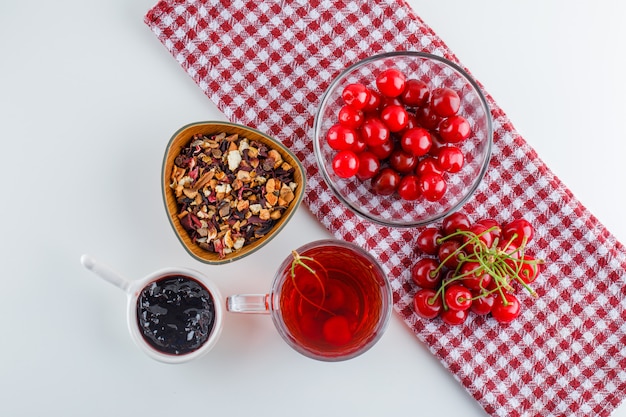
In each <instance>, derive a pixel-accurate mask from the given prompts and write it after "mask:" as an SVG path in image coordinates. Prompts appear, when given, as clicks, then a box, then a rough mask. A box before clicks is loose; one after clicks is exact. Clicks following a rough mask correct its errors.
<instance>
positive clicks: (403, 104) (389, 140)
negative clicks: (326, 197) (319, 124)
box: [326, 68, 471, 201]
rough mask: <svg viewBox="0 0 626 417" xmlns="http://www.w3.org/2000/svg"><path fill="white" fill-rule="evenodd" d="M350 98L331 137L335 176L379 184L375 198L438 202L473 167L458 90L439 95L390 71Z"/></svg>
mask: <svg viewBox="0 0 626 417" xmlns="http://www.w3.org/2000/svg"><path fill="white" fill-rule="evenodd" d="M342 99H343V102H344V105H343V106H342V107H341V109H340V110H339V114H338V121H337V123H335V124H334V125H333V126H332V127H330V129H329V130H328V132H327V134H326V141H327V143H328V145H329V146H330V147H331V148H332V149H333V150H335V151H336V152H335V154H334V157H333V161H332V168H333V171H334V172H335V174H337V175H338V176H339V177H341V178H351V177H355V176H356V177H357V178H358V179H359V180H361V181H367V180H371V189H372V191H373V192H374V193H376V194H379V195H392V194H394V193H397V194H398V195H399V196H400V197H401V198H402V199H405V200H416V199H418V198H420V197H423V198H424V199H426V200H428V201H438V200H440V199H441V198H442V197H443V196H444V195H445V193H446V190H447V179H446V176H447V175H448V173H456V172H459V171H460V170H461V169H462V167H463V165H464V163H465V156H464V154H463V152H462V151H461V148H460V146H459V144H460V143H461V142H463V141H464V140H465V139H467V138H468V137H469V136H470V135H471V127H470V124H469V122H468V121H467V120H466V119H465V118H464V117H463V116H461V115H460V114H457V113H458V111H459V108H460V105H461V98H460V97H459V94H458V93H457V92H456V91H454V90H453V89H451V88H448V87H437V88H432V89H431V88H430V87H429V86H428V85H427V84H426V83H425V82H424V81H421V80H419V79H416V78H407V77H406V76H405V74H404V73H403V72H401V71H400V70H398V69H395V68H389V69H386V70H384V71H382V72H381V73H380V74H378V76H377V77H376V80H375V86H367V85H365V84H363V83H352V84H349V85H347V86H345V87H344V89H343V90H342Z"/></svg>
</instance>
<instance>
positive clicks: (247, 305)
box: [226, 294, 270, 314]
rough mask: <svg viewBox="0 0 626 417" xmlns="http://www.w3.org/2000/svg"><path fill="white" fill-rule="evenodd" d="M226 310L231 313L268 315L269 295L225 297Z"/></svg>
mask: <svg viewBox="0 0 626 417" xmlns="http://www.w3.org/2000/svg"><path fill="white" fill-rule="evenodd" d="M226 310H227V311H230V312H233V313H247V314H268V313H269V311H270V306H269V294H236V295H231V296H228V297H226Z"/></svg>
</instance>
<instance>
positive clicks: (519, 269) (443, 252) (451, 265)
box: [411, 212, 543, 325]
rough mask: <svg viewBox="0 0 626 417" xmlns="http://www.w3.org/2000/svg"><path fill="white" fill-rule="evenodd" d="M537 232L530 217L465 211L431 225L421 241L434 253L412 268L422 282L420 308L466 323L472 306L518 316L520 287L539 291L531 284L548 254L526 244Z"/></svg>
mask: <svg viewBox="0 0 626 417" xmlns="http://www.w3.org/2000/svg"><path fill="white" fill-rule="evenodd" d="M534 234H535V230H534V228H533V226H532V224H531V223H530V222H528V221H527V220H525V219H514V220H512V221H510V222H507V223H504V224H500V223H498V222H497V221H495V220H493V219H482V220H479V221H476V222H474V223H472V222H471V221H470V219H469V217H468V216H466V215H465V214H463V213H460V212H456V213H453V214H451V215H449V216H448V217H446V218H445V219H444V220H443V222H442V225H441V227H427V228H425V229H424V230H422V232H421V233H420V234H419V236H418V239H417V247H418V249H419V250H421V251H422V252H423V253H424V254H426V255H429V256H425V257H423V258H421V259H419V260H418V261H417V263H415V264H414V265H413V267H412V268H411V278H412V280H413V282H414V283H415V284H416V285H418V286H419V287H420V288H419V289H418V290H417V292H416V293H415V296H414V299H413V307H414V310H415V312H416V313H417V314H418V315H419V316H421V317H423V318H426V319H434V318H436V317H440V318H441V320H443V321H444V322H445V323H447V324H450V325H459V324H462V323H464V322H465V320H466V319H467V317H468V315H469V313H470V312H473V313H474V314H477V315H491V317H493V318H494V319H495V320H496V321H497V322H499V323H509V322H511V321H513V320H515V319H516V318H517V317H518V316H519V315H520V313H521V303H520V301H519V298H518V296H517V295H516V293H517V292H518V290H519V289H524V290H526V292H528V294H530V295H531V296H533V297H536V296H537V293H536V292H535V291H534V290H533V289H532V288H531V284H532V283H533V282H534V281H535V280H536V279H537V277H538V275H539V272H540V269H541V265H542V264H543V260H541V259H536V258H535V257H533V256H532V255H530V254H529V253H528V252H527V250H526V245H527V244H528V243H529V242H530V241H531V240H532V239H533V236H534Z"/></svg>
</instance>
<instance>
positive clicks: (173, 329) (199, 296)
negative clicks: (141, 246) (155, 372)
mask: <svg viewBox="0 0 626 417" xmlns="http://www.w3.org/2000/svg"><path fill="white" fill-rule="evenodd" d="M80 261H81V263H82V264H83V266H84V267H85V268H87V269H88V270H90V271H92V272H93V273H95V274H96V275H98V276H100V277H101V278H103V279H105V280H106V281H108V282H110V283H111V284H113V285H115V286H116V287H118V288H120V289H122V290H124V292H125V293H126V295H127V299H128V302H127V305H128V309H127V323H128V330H129V331H130V334H131V337H132V339H133V341H134V342H135V344H137V346H139V347H140V348H141V349H142V350H143V351H144V352H145V353H146V354H148V356H150V357H152V358H153V359H156V360H158V361H161V362H165V363H171V364H175V363H183V362H187V361H190V360H192V359H196V358H198V357H200V356H202V355H204V354H206V353H207V352H208V351H209V350H211V349H212V348H213V346H214V345H215V343H216V342H217V339H218V338H219V336H220V333H221V331H222V320H223V306H222V300H223V299H222V297H221V295H220V292H219V290H218V288H217V287H216V286H215V284H213V283H212V282H211V281H210V280H208V279H207V278H206V277H205V276H204V275H202V274H201V273H200V272H198V271H195V270H193V269H189V268H164V269H159V270H158V271H155V272H153V273H151V274H150V275H148V276H146V277H144V278H143V279H140V280H136V281H130V280H127V279H126V278H124V277H123V276H121V275H120V274H118V273H117V272H115V271H113V270H112V269H111V268H110V267H108V266H106V265H103V264H102V263H99V262H96V260H95V259H94V258H92V257H91V256H89V255H83V256H82V257H81V258H80Z"/></svg>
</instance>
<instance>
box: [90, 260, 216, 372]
mask: <svg viewBox="0 0 626 417" xmlns="http://www.w3.org/2000/svg"><path fill="white" fill-rule="evenodd" d="M80 261H81V263H82V264H83V266H84V267H85V268H87V269H88V270H90V271H92V272H93V273H95V274H96V275H98V276H100V277H101V278H103V279H104V280H106V281H108V282H110V283H111V284H113V285H115V286H116V287H118V288H120V289H122V290H123V291H124V292H125V293H126V295H127V300H128V301H127V306H128V308H127V322H128V330H129V332H130V335H131V337H132V339H133V341H134V342H135V344H136V345H137V346H139V348H141V349H142V350H143V351H144V352H145V353H146V354H147V355H148V356H150V357H151V358H153V359H156V360H158V361H160V362H164V363H170V364H178V363H183V362H188V361H191V360H193V359H197V358H199V357H201V356H203V355H205V354H206V353H207V352H209V351H210V350H211V349H212V348H213V346H215V344H216V343H217V340H218V339H219V337H220V334H221V332H222V320H223V315H224V312H223V302H222V300H223V299H222V296H221V294H220V291H219V289H218V288H217V287H216V286H215V284H214V283H213V282H211V281H210V280H209V279H207V278H206V277H205V276H204V275H203V274H201V273H200V272H198V271H195V270H193V269H189V268H182V267H181V268H163V269H159V270H157V271H155V272H153V273H151V274H149V275H148V276H146V277H144V278H142V279H140V280H136V281H129V280H127V279H125V278H124V277H123V276H121V275H120V274H118V273H117V272H115V271H113V270H112V269H111V268H109V267H108V266H106V265H103V264H101V263H99V262H96V261H95V259H93V258H92V257H91V256H89V255H83V256H82V257H81V258H80ZM174 276H180V277H183V278H185V279H188V280H190V281H195V282H196V283H198V284H199V285H200V286H201V287H204V289H206V290H207V291H208V292H209V294H210V295H211V298H212V301H213V310H214V318H213V326H212V329H211V331H210V334H209V336H208V338H207V339H206V340H205V341H204V343H203V344H202V345H201V346H200V347H198V348H197V349H195V350H192V351H190V352H188V353H181V354H175V353H168V352H165V351H162V350H159V349H157V348H155V347H153V346H152V345H151V344H150V343H149V342H148V341H147V339H146V337H145V336H144V335H143V332H142V330H141V328H140V326H139V321H138V314H137V303H138V300H139V297H140V295H141V293H142V291H143V290H144V289H145V288H147V287H148V286H150V285H151V284H152V283H153V282H156V281H159V280H161V279H163V278H166V277H174Z"/></svg>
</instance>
